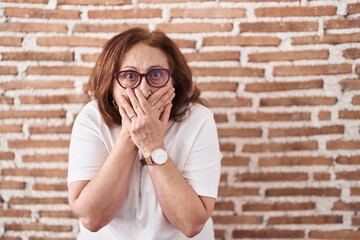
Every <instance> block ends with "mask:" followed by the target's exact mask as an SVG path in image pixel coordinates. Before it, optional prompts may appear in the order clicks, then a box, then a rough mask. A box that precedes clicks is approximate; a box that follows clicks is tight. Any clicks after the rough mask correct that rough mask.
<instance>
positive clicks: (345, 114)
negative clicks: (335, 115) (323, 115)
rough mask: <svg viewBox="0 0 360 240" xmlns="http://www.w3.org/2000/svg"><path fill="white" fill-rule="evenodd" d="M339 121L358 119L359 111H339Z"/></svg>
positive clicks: (359, 116) (359, 117)
mask: <svg viewBox="0 0 360 240" xmlns="http://www.w3.org/2000/svg"><path fill="white" fill-rule="evenodd" d="M339 118H340V119H360V111H355V110H354V111H352V110H341V111H339Z"/></svg>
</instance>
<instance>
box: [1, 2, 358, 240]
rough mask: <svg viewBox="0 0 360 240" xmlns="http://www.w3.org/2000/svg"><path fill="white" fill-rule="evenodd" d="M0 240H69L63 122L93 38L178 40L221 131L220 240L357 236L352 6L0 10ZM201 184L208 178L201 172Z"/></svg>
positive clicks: (95, 5) (65, 5)
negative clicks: (155, 32)
mask: <svg viewBox="0 0 360 240" xmlns="http://www.w3.org/2000/svg"><path fill="white" fill-rule="evenodd" d="M0 9H1V11H0V59H1V62H0V93H1V95H0V109H1V110H0V134H1V141H0V168H1V175H0V236H1V235H2V238H1V240H10V239H11V240H43V239H52V240H69V239H74V238H75V236H76V233H77V231H78V227H77V219H76V217H75V216H74V215H73V214H72V212H71V211H70V208H69V206H68V204H67V186H66V174H67V150H68V144H69V138H70V131H71V126H72V123H73V121H74V118H75V117H76V114H77V113H78V112H79V110H80V109H81V107H82V106H83V105H84V103H85V101H86V100H85V98H84V85H85V83H86V82H87V80H88V75H89V73H90V71H91V68H92V66H94V63H95V60H96V58H97V56H98V54H99V52H100V51H101V47H102V45H103V44H104V42H105V41H106V40H107V39H109V38H110V37H112V36H113V35H115V34H116V33H118V32H121V31H123V30H125V29H127V28H128V27H131V26H141V27H147V28H149V29H161V30H163V31H165V32H166V33H168V35H169V36H170V37H172V38H173V39H175V41H176V42H177V44H178V45H179V47H180V48H181V49H182V51H183V52H184V54H185V55H186V58H187V59H188V61H189V64H190V66H191V67H192V70H193V73H194V79H195V81H196V82H197V83H198V85H199V87H200V88H201V89H202V91H203V94H202V96H203V97H205V98H206V99H207V100H208V103H209V106H210V107H211V109H212V110H213V112H214V113H215V117H216V121H217V124H218V129H219V135H220V142H221V149H222V152H223V155H224V159H223V168H222V178H221V185H220V189H219V198H218V200H217V204H216V209H215V212H214V214H213V218H214V221H215V227H216V236H217V238H218V239H353V240H355V239H360V231H359V230H357V229H359V227H360V217H359V215H358V210H359V209H360V182H359V180H360V170H359V169H360V150H359V149H360V137H359V120H360V79H359V74H360V61H359V59H358V58H359V56H360V43H359V42H360V19H359V17H360V2H359V1H354V0H342V1H333V0H248V1H246V0H237V1H236V0H216V1H210V0H209V1H203V0H194V1H191V2H190V1H185V0H174V1H170V0H132V1H131V0H107V1H101V0H81V1H80V0H2V2H1V3H0ZM209 177H210V176H209Z"/></svg>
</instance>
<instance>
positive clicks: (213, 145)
mask: <svg viewBox="0 0 360 240" xmlns="http://www.w3.org/2000/svg"><path fill="white" fill-rule="evenodd" d="M202 117H204V116H202ZM221 158H222V155H221V152H220V147H219V139H218V134H217V129H216V124H215V120H214V118H213V114H212V113H211V112H209V114H206V115H205V121H203V124H202V126H201V127H200V128H199V131H198V133H197V135H196V137H195V140H194V143H193V145H192V147H191V150H190V153H189V155H188V158H187V160H186V162H185V165H184V168H183V172H182V175H183V176H184V178H185V179H186V180H187V182H188V183H189V184H190V185H191V186H192V188H193V189H194V190H195V192H196V193H197V194H198V195H201V196H208V197H213V198H216V197H217V193H218V187H219V181H220V175H221Z"/></svg>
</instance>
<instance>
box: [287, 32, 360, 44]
mask: <svg viewBox="0 0 360 240" xmlns="http://www.w3.org/2000/svg"><path fill="white" fill-rule="evenodd" d="M291 40H292V44H293V45H304V44H341V43H351V42H355V43H357V42H359V41H360V33H349V34H325V35H324V36H321V37H319V36H306V37H293V38H291Z"/></svg>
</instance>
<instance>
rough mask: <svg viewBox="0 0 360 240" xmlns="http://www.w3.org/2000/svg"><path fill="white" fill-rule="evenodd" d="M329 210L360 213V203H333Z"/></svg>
mask: <svg viewBox="0 0 360 240" xmlns="http://www.w3.org/2000/svg"><path fill="white" fill-rule="evenodd" d="M331 210H335V211H360V202H342V201H338V202H334V204H333V207H332V208H331Z"/></svg>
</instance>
